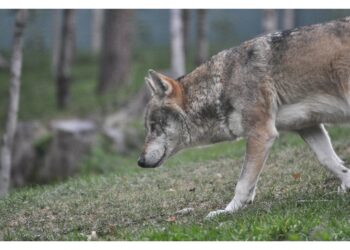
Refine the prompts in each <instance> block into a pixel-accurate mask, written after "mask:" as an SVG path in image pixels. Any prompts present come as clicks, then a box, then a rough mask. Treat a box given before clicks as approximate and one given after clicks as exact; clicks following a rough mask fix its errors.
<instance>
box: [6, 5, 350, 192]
mask: <svg viewBox="0 0 350 250" xmlns="http://www.w3.org/2000/svg"><path fill="white" fill-rule="evenodd" d="M27 14H28V17H27V18H24V19H21V17H19V11H16V10H0V30H1V36H0V121H1V127H0V134H1V135H3V136H4V139H3V141H2V143H1V147H2V151H1V152H2V153H1V158H2V161H1V164H0V182H1V183H5V184H6V183H7V184H9V185H10V186H11V187H21V186H25V185H33V184H38V183H49V182H54V181H60V180H63V179H66V178H68V177H70V176H74V175H76V174H79V175H90V174H106V173H110V172H117V173H120V172H128V171H130V172H135V171H138V170H137V167H136V160H137V153H138V151H139V150H140V147H142V145H143V139H144V129H143V110H144V107H145V105H146V103H147V100H148V98H149V96H148V92H147V90H146V88H145V87H144V80H143V79H144V77H145V75H146V74H147V70H148V69H150V68H152V69H155V70H157V71H160V72H163V73H164V74H168V75H170V76H172V77H179V76H181V75H183V74H185V73H186V72H189V71H191V70H192V69H194V68H195V67H196V66H198V65H199V64H201V63H203V62H204V61H205V60H207V59H208V58H209V57H210V56H211V55H213V54H215V53H217V52H219V51H221V50H223V49H225V48H229V47H233V46H237V45H238V44H240V43H241V42H243V41H245V40H248V39H251V38H253V37H255V36H258V35H260V34H263V33H267V32H273V31H277V30H283V29H290V28H294V27H299V26H303V25H309V24H313V23H318V22H324V21H329V20H332V19H335V18H339V17H344V16H347V15H350V11H349V10H29V11H28V13H27ZM16 15H17V26H16V27H17V28H18V29H16V30H17V31H16V32H15V19H16ZM22 33H23V37H21V34H22ZM22 38H23V49H21V42H20V40H18V41H19V43H18V44H17V45H18V46H15V44H16V39H22ZM21 51H23V67H22V70H20V67H19V68H18V66H19V65H20V64H21V60H20V57H19V55H20V53H21ZM16 53H17V54H16ZM14 55H15V56H14ZM16 55H17V56H16ZM11 58H13V60H11ZM16 67H17V68H16ZM10 69H11V70H10ZM14 69H17V70H14ZM13 70H14V71H13ZM10 71H11V72H12V73H11V74H10ZM16 77H17V78H16ZM16 79H17V80H18V79H21V81H20V82H21V84H20V92H18V91H17V89H18V88H17V89H16V88H12V86H17V87H18V86H19V84H18V82H17V85H16V81H14V80H16ZM9 89H12V92H11V93H12V96H14V97H15V99H14V100H15V102H16V93H17V98H18V97H20V98H19V108H18V122H17V121H16V120H17V119H16V118H17V116H16V108H15V109H13V107H16V105H15V102H13V104H14V106H11V105H10V106H9V105H8V103H9V101H11V100H12V99H11V98H10V97H9V96H10V95H9ZM12 101H13V100H12ZM10 103H11V102H10ZM11 107H12V109H11ZM9 152H10V153H9ZM4 159H5V160H4ZM8 159H10V160H9V161H8ZM6 164H7V165H9V167H6ZM9 185H7V186H6V185H3V184H2V185H0V189H2V191H1V190H0V194H5V193H6V192H7V190H8V186H9Z"/></svg>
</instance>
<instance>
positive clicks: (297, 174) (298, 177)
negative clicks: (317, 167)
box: [292, 172, 301, 180]
mask: <svg viewBox="0 0 350 250" xmlns="http://www.w3.org/2000/svg"><path fill="white" fill-rule="evenodd" d="M292 176H293V179H294V180H300V177H301V173H299V172H298V173H292Z"/></svg>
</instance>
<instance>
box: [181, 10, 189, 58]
mask: <svg viewBox="0 0 350 250" xmlns="http://www.w3.org/2000/svg"><path fill="white" fill-rule="evenodd" d="M190 18H191V10H182V24H183V39H184V41H183V46H184V51H185V52H184V53H185V58H186V57H187V56H188V52H189V49H190V40H191V39H190V38H191V37H190V25H191V22H190Z"/></svg>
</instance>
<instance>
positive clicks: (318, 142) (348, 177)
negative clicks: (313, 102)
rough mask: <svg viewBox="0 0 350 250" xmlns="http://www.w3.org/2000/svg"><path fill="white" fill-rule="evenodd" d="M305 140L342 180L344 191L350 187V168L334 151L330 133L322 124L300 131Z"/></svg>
mask: <svg viewBox="0 0 350 250" xmlns="http://www.w3.org/2000/svg"><path fill="white" fill-rule="evenodd" d="M298 133H299V134H300V136H301V137H302V138H303V139H304V141H305V142H306V143H307V144H308V145H309V146H310V148H311V149H312V150H313V151H314V153H315V154H316V156H317V158H318V160H319V161H320V163H321V164H322V165H324V166H325V167H326V168H327V169H328V170H330V171H331V172H332V173H333V174H334V175H335V176H337V177H338V178H339V179H340V181H341V189H342V191H346V190H347V189H349V188H350V169H347V168H346V167H344V165H343V164H344V163H343V161H342V160H341V159H340V158H339V157H338V155H337V154H336V153H335V152H334V150H333V147H332V143H331V140H330V138H329V136H328V133H327V131H326V129H325V128H324V126H323V125H322V124H318V125H316V126H313V127H309V128H305V129H301V130H299V131H298Z"/></svg>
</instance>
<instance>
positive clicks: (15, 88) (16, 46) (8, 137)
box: [0, 10, 28, 196]
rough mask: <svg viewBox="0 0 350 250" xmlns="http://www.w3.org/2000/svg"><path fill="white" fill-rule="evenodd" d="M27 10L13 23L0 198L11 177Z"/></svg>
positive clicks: (19, 12)
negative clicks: (12, 149)
mask: <svg viewBox="0 0 350 250" xmlns="http://www.w3.org/2000/svg"><path fill="white" fill-rule="evenodd" d="M27 16H28V10H18V11H17V14H16V21H15V32H14V38H13V47H12V58H11V66H10V72H11V78H10V93H9V104H8V109H7V119H6V126H5V130H4V135H3V138H2V144H1V150H0V158H1V159H0V160H1V161H0V196H4V195H5V194H7V193H8V190H9V187H10V177H11V176H10V175H11V148H12V144H13V138H14V135H15V131H16V126H17V113H18V106H19V98H20V87H21V70H22V47H23V31H24V28H25V25H26V21H27Z"/></svg>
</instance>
